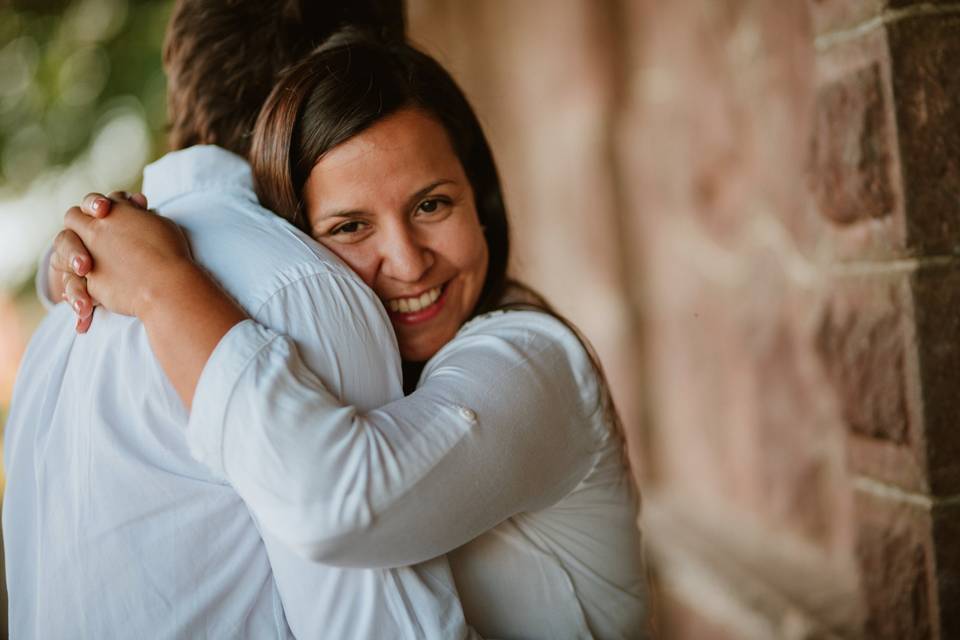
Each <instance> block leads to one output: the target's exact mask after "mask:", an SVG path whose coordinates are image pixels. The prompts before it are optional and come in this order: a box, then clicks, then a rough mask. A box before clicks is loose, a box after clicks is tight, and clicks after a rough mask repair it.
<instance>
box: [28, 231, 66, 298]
mask: <svg viewBox="0 0 960 640" xmlns="http://www.w3.org/2000/svg"><path fill="white" fill-rule="evenodd" d="M52 255H53V244H51V245H50V246H49V247H47V250H46V251H44V252H43V256H41V257H40V263H39V264H38V265H37V277H36V279H35V280H34V282H33V285H34V289H35V290H36V293H37V299H38V300H40V304H42V305H43V308H44V309H46V310H47V311H51V310H52V309H53V308H54V307H56V306H57V303H58V302H60V301H59V300H53V299H51V297H50V287H48V286H47V284H48V281H47V271H48V270H49V269H50V256H52Z"/></svg>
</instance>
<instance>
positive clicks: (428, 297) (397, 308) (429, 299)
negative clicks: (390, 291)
mask: <svg viewBox="0 0 960 640" xmlns="http://www.w3.org/2000/svg"><path fill="white" fill-rule="evenodd" d="M441 291H442V289H441V288H440V287H436V288H434V289H430V291H425V292H424V293H421V294H420V295H419V296H417V297H416V298H393V299H392V300H387V308H388V309H390V311H393V312H394V313H398V312H399V313H415V312H417V311H422V310H423V309H426V308H427V307H429V306H430V305H432V304H433V303H434V302H436V301H437V298H439V297H440V292H441Z"/></svg>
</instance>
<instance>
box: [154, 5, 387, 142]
mask: <svg viewBox="0 0 960 640" xmlns="http://www.w3.org/2000/svg"><path fill="white" fill-rule="evenodd" d="M345 24H356V25H367V26H372V27H376V28H378V29H380V30H381V31H382V32H383V33H384V34H385V35H389V36H392V37H402V36H403V31H404V20H403V2H402V0H359V1H358V0H178V1H177V3H176V5H175V6H174V9H173V14H172V16H171V17H170V24H169V25H168V27H167V35H166V39H165V41H164V46H163V66H164V70H165V71H166V74H167V111H168V118H169V121H170V137H169V142H170V147H171V148H172V149H183V148H185V147H189V146H192V145H195V144H216V145H219V146H221V147H223V148H225V149H228V150H230V151H233V152H234V153H237V154H239V155H242V156H246V155H247V152H248V151H249V148H250V142H251V134H252V131H253V125H254V123H255V122H256V119H257V114H258V113H259V112H260V107H261V106H262V105H263V103H264V101H265V100H266V98H267V96H268V95H269V94H270V90H271V89H272V88H273V85H274V82H276V80H277V77H278V75H279V74H280V72H281V71H282V70H283V69H284V68H285V67H287V66H289V65H290V64H292V63H293V62H296V61H297V60H299V59H300V58H302V57H304V56H306V55H307V54H308V53H309V52H310V51H311V50H312V49H313V48H314V47H316V46H317V45H319V44H320V43H322V42H323V40H324V39H325V38H326V37H327V36H328V35H329V34H331V33H332V32H333V31H335V30H336V29H337V28H338V27H340V26H343V25H345Z"/></svg>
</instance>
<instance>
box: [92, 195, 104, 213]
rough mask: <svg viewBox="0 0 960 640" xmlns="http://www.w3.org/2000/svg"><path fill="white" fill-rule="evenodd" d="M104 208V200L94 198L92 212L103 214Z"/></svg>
mask: <svg viewBox="0 0 960 640" xmlns="http://www.w3.org/2000/svg"><path fill="white" fill-rule="evenodd" d="M106 206H107V199H106V198H96V199H95V200H94V201H93V210H94V211H96V212H97V213H103V211H104V209H105V208H106Z"/></svg>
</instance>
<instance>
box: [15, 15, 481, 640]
mask: <svg viewBox="0 0 960 640" xmlns="http://www.w3.org/2000/svg"><path fill="white" fill-rule="evenodd" d="M313 4H323V3H312V2H310V0H304V1H303V2H302V3H298V2H289V1H287V2H280V1H274V2H250V1H246V2H242V1H240V2H230V1H229V0H221V1H220V2H215V1H213V0H182V1H181V2H179V3H178V4H177V6H176V7H175V9H174V13H173V16H172V18H171V23H170V26H169V28H168V33H167V39H166V43H165V47H164V65H165V70H166V71H167V74H168V80H169V89H168V90H169V107H170V116H171V122H172V131H171V138H170V139H171V146H173V147H174V148H175V149H182V150H180V151H176V152H174V153H171V154H168V155H167V156H165V157H164V158H162V159H161V160H160V161H158V162H156V163H154V164H153V165H151V166H150V167H148V168H147V170H146V171H145V173H144V191H145V193H146V195H147V197H148V198H149V200H150V204H151V205H152V206H153V207H154V208H156V209H157V210H158V211H159V212H160V213H162V214H164V215H168V216H170V217H171V218H173V219H174V220H176V221H177V223H178V224H180V225H181V226H182V227H184V229H185V230H186V233H187V234H188V236H189V239H190V242H191V248H192V251H193V254H194V257H195V258H196V259H197V260H198V261H199V262H200V263H201V264H203V265H204V267H205V268H207V269H208V270H210V271H211V272H212V273H213V274H214V275H215V276H216V277H217V279H218V280H219V281H220V282H221V283H222V284H223V286H224V287H225V288H226V289H227V291H228V292H229V293H230V294H231V295H232V296H233V297H234V298H235V299H236V300H237V302H238V303H239V304H240V305H241V306H242V307H244V309H245V310H246V311H247V313H249V314H250V315H251V316H252V317H253V318H255V319H256V320H257V321H258V322H260V323H262V324H264V325H266V326H268V327H271V328H273V329H275V330H277V331H279V332H281V333H284V334H286V335H289V336H290V337H291V338H293V339H294V340H295V341H296V342H297V343H298V347H299V350H300V353H301V355H302V356H303V357H304V358H305V360H306V361H307V362H308V364H309V366H310V367H311V368H312V369H313V370H314V371H315V372H316V373H317V375H318V376H320V378H321V379H322V380H323V381H324V383H325V384H326V385H327V387H328V388H329V389H330V390H331V391H332V392H333V393H335V394H337V395H338V396H340V397H341V398H343V399H345V400H347V401H349V402H350V403H352V404H354V405H357V406H359V407H361V408H373V407H377V406H380V405H382V404H385V403H386V402H388V401H390V400H392V399H394V398H396V397H398V396H399V395H400V394H401V392H402V391H401V377H400V363H399V356H398V355H397V350H396V344H395V340H394V337H393V334H392V330H391V329H390V325H389V322H388V320H387V318H386V315H385V313H384V311H383V309H382V307H381V305H380V303H379V301H378V300H377V298H376V297H375V296H374V295H373V293H372V292H370V291H369V290H368V289H367V288H366V287H364V286H363V284H362V283H361V282H360V281H359V279H358V278H356V276H355V275H354V274H353V273H352V272H350V271H349V270H348V269H347V268H346V267H345V266H343V265H342V264H341V263H340V262H339V261H337V260H336V259H335V258H333V256H332V255H331V254H329V253H328V252H327V251H326V250H324V249H323V248H322V247H321V246H319V245H318V244H316V243H314V242H312V241H311V240H310V239H309V238H308V237H307V236H305V235H304V234H302V233H300V232H299V231H297V230H296V229H294V228H293V227H291V226H290V225H288V224H286V223H285V222H284V221H282V220H280V219H279V218H277V217H276V216H273V215H272V214H270V212H268V211H266V210H264V209H262V208H261V207H259V205H258V204H257V202H256V197H255V195H254V193H253V190H252V180H251V176H250V170H249V167H248V166H247V164H246V162H245V161H244V160H243V159H242V157H241V156H243V155H244V154H245V153H246V151H247V146H248V144H249V135H248V132H249V131H250V130H251V129H252V124H253V122H254V119H255V118H256V114H257V112H258V111H259V108H260V105H261V104H262V102H263V101H264V99H265V98H266V96H267V94H268V92H269V90H270V86H271V83H272V81H273V79H274V78H275V77H276V75H277V73H278V72H279V71H280V70H281V69H282V68H283V67H284V66H285V65H287V64H289V63H290V62H291V61H292V60H295V59H297V57H299V56H301V55H303V53H304V52H305V51H308V50H309V49H310V48H312V46H313V45H314V44H316V43H317V42H318V41H319V40H320V39H322V37H323V36H324V35H325V34H326V33H328V32H329V31H330V30H331V28H332V27H333V26H336V23H338V22H341V21H343V20H350V21H364V20H380V19H382V15H381V14H382V10H383V9H384V8H386V9H387V10H388V11H387V13H388V14H390V15H392V16H393V17H394V18H395V19H396V18H397V17H398V16H400V15H401V14H400V13H399V11H396V12H393V13H390V12H389V8H390V7H391V6H394V7H399V4H398V3H375V2H374V3H371V4H369V5H367V9H368V11H366V12H364V11H363V10H361V12H360V13H359V14H357V13H354V14H353V15H347V14H346V10H344V11H343V12H341V13H339V14H338V15H336V17H335V19H334V17H333V16H334V14H333V8H332V7H329V6H328V7H323V13H318V12H319V11H320V10H319V9H312V8H311V6H312V5H313ZM359 6H360V7H361V9H362V7H363V6H364V5H359ZM351 7H352V8H351V9H350V11H351V12H356V11H357V10H356V7H357V5H355V4H353V5H351ZM393 24H394V26H395V25H396V22H394V23H393ZM197 145H206V146H197ZM210 145H218V146H210ZM231 152H232V153H231ZM87 267H88V268H89V265H87ZM190 329H191V328H190V327H184V331H189V330H190ZM186 425H187V413H186V411H185V409H184V408H183V406H182V405H181V403H180V401H179V400H178V398H177V396H176V394H175V392H174V390H173V389H172V388H171V386H170V384H169V382H168V380H167V378H166V376H165V375H164V374H163V372H162V370H161V369H160V367H159V365H158V364H157V362H156V361H155V360H154V358H153V356H152V353H151V351H150V346H149V343H148V341H147V336H146V335H145V332H144V330H143V326H142V325H141V324H140V323H139V322H137V321H136V320H135V319H133V318H128V317H122V316H118V315H112V314H109V313H105V312H103V313H98V316H97V322H96V323H94V325H93V326H92V327H91V328H90V330H89V332H88V333H86V334H85V335H82V336H77V335H76V334H75V333H74V331H73V311H72V310H71V309H69V308H67V307H66V305H59V306H58V307H56V308H54V309H53V310H52V311H51V313H50V314H49V316H48V317H47V318H46V319H45V320H44V322H43V323H42V324H41V326H40V328H39V329H38V330H37V332H36V334H35V336H34V338H33V340H32V341H31V344H30V347H29V348H28V351H27V353H26V355H25V357H24V360H23V364H22V367H21V371H20V375H19V378H18V381H17V386H16V389H15V391H14V398H13V402H12V405H11V411H10V418H9V420H8V423H7V431H6V436H5V447H4V449H5V451H4V453H5V464H6V468H7V472H8V480H7V488H6V496H5V505H4V513H3V533H4V540H5V548H6V555H7V584H8V587H9V592H10V630H11V635H12V637H15V638H44V639H46V638H67V637H69V638H75V637H89V638H107V637H123V638H127V637H149V638H193V637H210V638H227V637H229V638H234V637H248V638H272V637H289V636H290V635H291V633H292V635H296V636H298V637H303V638H308V637H310V638H313V637H324V638H404V637H425V638H435V637H436V638H446V637H457V638H459V637H464V636H466V635H468V634H470V633H471V632H470V631H469V629H467V627H466V625H465V623H464V621H463V614H462V610H461V608H460V604H459V600H458V599H457V596H456V591H455V588H454V586H453V582H452V578H451V576H450V571H449V567H448V566H447V563H446V559H445V558H441V559H437V560H434V561H431V562H428V563H424V564H422V565H418V566H416V567H403V568H397V569H389V570H380V569H369V570H368V569H343V568H334V567H326V566H322V565H318V564H313V563H310V562H308V561H306V560H304V559H302V558H300V557H299V556H297V555H296V554H294V553H293V552H291V551H290V550H289V549H288V548H286V547H285V546H284V545H283V544H281V543H280V542H279V541H277V540H275V539H273V538H271V537H270V536H269V535H266V534H264V535H263V537H262V539H261V534H260V532H259V531H258V528H257V524H256V522H255V521H254V520H253V519H252V518H251V516H250V515H249V513H248V512H247V510H246V509H245V507H244V505H243V503H242V501H241V500H240V499H239V497H238V496H237V495H236V494H235V492H234V491H233V490H232V489H231V488H230V487H229V486H228V485H227V484H226V483H225V482H224V481H223V480H222V478H219V477H216V476H215V475H213V474H212V473H211V472H210V471H209V470H208V469H206V468H205V467H203V466H202V465H200V464H199V463H197V462H196V461H195V460H194V459H193V458H192V457H191V455H190V452H189V451H188V449H187V446H186V443H185V442H186V441H185V439H184V437H183V429H184V428H185V427H186ZM264 455H269V452H264Z"/></svg>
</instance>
